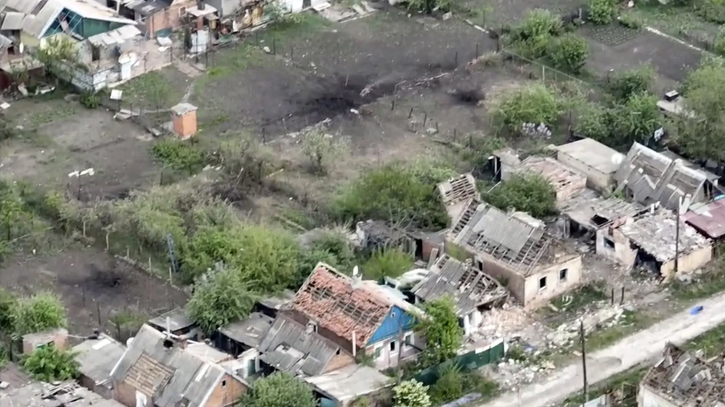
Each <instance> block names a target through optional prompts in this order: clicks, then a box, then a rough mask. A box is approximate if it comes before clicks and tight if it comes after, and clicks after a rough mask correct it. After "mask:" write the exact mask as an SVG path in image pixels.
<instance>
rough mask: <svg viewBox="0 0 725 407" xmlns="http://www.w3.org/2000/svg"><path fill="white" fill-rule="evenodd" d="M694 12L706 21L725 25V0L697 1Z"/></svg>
mask: <svg viewBox="0 0 725 407" xmlns="http://www.w3.org/2000/svg"><path fill="white" fill-rule="evenodd" d="M695 10H696V12H697V14H698V15H699V16H700V17H702V18H703V19H705V20H706V21H709V22H711V23H715V24H725V0H699V1H697V2H696V4H695Z"/></svg>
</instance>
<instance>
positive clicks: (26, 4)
mask: <svg viewBox="0 0 725 407" xmlns="http://www.w3.org/2000/svg"><path fill="white" fill-rule="evenodd" d="M47 1H48V0H3V3H4V5H5V7H7V8H8V9H10V10H15V11H18V12H20V13H24V14H28V13H32V12H33V9H35V7H36V6H38V5H40V3H45V2H47Z"/></svg>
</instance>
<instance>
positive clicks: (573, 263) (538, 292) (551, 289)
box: [523, 255, 582, 307]
mask: <svg viewBox="0 0 725 407" xmlns="http://www.w3.org/2000/svg"><path fill="white" fill-rule="evenodd" d="M562 270H566V278H564V279H562V278H560V277H561V274H560V273H561V271H562ZM542 278H546V287H545V288H539V282H540V281H541V279H542ZM581 279H582V258H581V256H579V255H569V256H567V257H566V258H563V259H560V260H559V262H558V263H557V264H555V265H552V266H549V267H548V268H546V269H544V270H543V271H541V272H538V273H536V274H532V275H530V276H528V277H526V281H525V289H524V293H525V294H524V300H523V303H524V306H525V307H536V306H539V305H542V304H543V303H544V302H546V301H548V300H549V299H551V298H553V297H555V296H557V295H560V294H563V293H564V292H566V291H569V290H570V289H572V288H573V287H575V286H577V285H579V283H580V282H581Z"/></svg>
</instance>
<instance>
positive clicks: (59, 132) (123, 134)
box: [1, 98, 159, 198]
mask: <svg viewBox="0 0 725 407" xmlns="http://www.w3.org/2000/svg"><path fill="white" fill-rule="evenodd" d="M8 117H12V118H13V124H15V125H19V126H22V127H23V130H24V131H26V132H27V133H28V134H29V135H28V136H27V138H26V139H19V140H8V141H5V142H4V143H3V148H2V158H1V163H2V177H3V178H5V179H10V180H31V179H32V181H33V183H35V184H38V185H41V186H44V187H49V188H62V187H65V186H68V187H69V188H70V189H71V190H72V191H74V192H76V191H77V190H78V183H79V179H78V178H77V177H69V176H68V174H70V173H71V172H73V171H82V170H85V169H88V168H93V170H94V175H90V176H85V177H83V178H81V180H80V182H81V187H82V188H81V189H82V191H81V192H82V196H84V197H86V198H87V197H98V198H112V197H118V196H125V195H126V194H128V192H129V191H130V190H132V189H138V188H142V187H145V186H147V185H149V184H152V183H153V182H154V181H157V180H158V179H159V168H158V167H157V166H156V164H155V163H154V162H153V159H152V157H151V155H150V154H149V149H150V147H151V144H150V141H151V137H150V136H149V135H148V134H147V133H146V132H145V131H144V130H143V128H141V127H140V126H137V125H135V124H133V123H130V122H122V121H116V120H114V118H113V114H112V113H111V112H108V111H106V110H105V109H103V108H99V109H95V110H89V109H86V108H84V107H83V106H81V105H80V104H79V103H77V102H68V101H65V100H64V99H62V98H55V99H52V100H42V101H37V100H34V99H25V100H20V101H17V102H14V103H12V104H11V106H10V108H9V109H8Z"/></svg>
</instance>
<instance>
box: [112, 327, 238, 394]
mask: <svg viewBox="0 0 725 407" xmlns="http://www.w3.org/2000/svg"><path fill="white" fill-rule="evenodd" d="M164 342H165V336H164V334H162V333H161V332H159V331H157V330H156V329H154V328H152V327H150V326H148V325H144V326H142V327H141V329H140V330H139V332H138V334H137V335H136V336H135V337H134V339H133V342H131V345H130V346H129V348H128V350H127V351H126V353H125V354H124V355H123V357H122V358H121V359H120V360H119V362H118V364H117V366H116V367H115V368H114V370H113V372H111V376H112V378H113V379H114V380H117V381H125V382H127V383H129V384H131V383H133V384H132V386H133V387H135V388H136V389H137V390H139V391H142V392H144V393H145V394H147V393H153V394H147V396H150V397H153V399H154V404H155V405H156V406H157V407H176V406H177V405H178V404H177V403H180V402H181V401H182V398H183V399H185V400H184V404H186V400H188V406H189V407H201V404H202V403H203V402H204V397H205V396H206V394H207V392H208V391H209V389H211V388H212V387H213V386H215V384H216V383H217V382H218V381H219V380H221V378H222V376H223V375H224V370H223V369H222V368H220V367H219V366H218V365H215V364H212V363H209V362H205V361H202V360H201V359H199V358H197V357H195V356H193V355H191V354H189V353H188V352H185V351H184V349H182V348H180V347H179V345H178V343H173V344H172V346H171V347H167V346H165V345H164ZM132 375H133V376H135V375H138V376H139V377H131V376H132Z"/></svg>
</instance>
